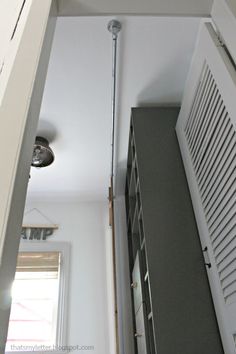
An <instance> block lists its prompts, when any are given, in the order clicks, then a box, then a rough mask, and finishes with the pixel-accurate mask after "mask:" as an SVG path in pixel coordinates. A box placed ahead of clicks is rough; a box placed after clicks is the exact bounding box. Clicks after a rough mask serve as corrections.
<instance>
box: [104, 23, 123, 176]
mask: <svg viewBox="0 0 236 354" xmlns="http://www.w3.org/2000/svg"><path fill="white" fill-rule="evenodd" d="M107 28H108V31H109V32H111V34H112V105H111V116H112V129H111V177H114V158H115V156H114V155H115V117H116V71H117V68H116V66H117V65H116V64H117V39H118V33H119V32H120V30H121V23H120V22H119V21H116V20H112V21H110V22H109V23H108V26H107Z"/></svg>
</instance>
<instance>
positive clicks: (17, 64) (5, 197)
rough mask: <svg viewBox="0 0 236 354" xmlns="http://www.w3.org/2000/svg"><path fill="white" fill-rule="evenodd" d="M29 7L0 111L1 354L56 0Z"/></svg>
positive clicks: (39, 0)
mask: <svg viewBox="0 0 236 354" xmlns="http://www.w3.org/2000/svg"><path fill="white" fill-rule="evenodd" d="M29 1H31V3H32V4H31V7H30V10H29V13H28V16H27V19H26V22H25V24H24V29H23V33H22V37H21V40H20V44H19V47H18V50H17V53H16V56H15V58H14V62H13V64H12V67H11V73H10V76H9V80H8V83H7V86H6V89H5V92H4V96H3V100H2V105H1V107H0V149H1V151H2V152H4V154H3V155H2V158H1V166H2V170H1V175H0V196H1V204H0V238H1V246H0V258H1V264H0V323H1V330H0V354H4V352H5V351H4V347H5V342H6V338H7V328H8V320H9V314H10V305H11V296H10V294H11V286H12V281H13V279H14V274H15V267H16V259H17V252H18V247H19V242H20V234H21V226H22V220H23V212H24V205H25V198H26V191H27V184H28V179H29V171H30V164H31V159H32V150H33V142H34V139H35V134H36V129H37V122H38V116H39V112H40V105H41V99H42V94H43V87H44V82H45V77H46V71H47V66H48V61H49V54H50V49H51V43H52V38H53V34H54V28H55V23H56V15H57V12H56V8H55V6H54V5H55V3H54V1H55V0H43V1H42V0H29Z"/></svg>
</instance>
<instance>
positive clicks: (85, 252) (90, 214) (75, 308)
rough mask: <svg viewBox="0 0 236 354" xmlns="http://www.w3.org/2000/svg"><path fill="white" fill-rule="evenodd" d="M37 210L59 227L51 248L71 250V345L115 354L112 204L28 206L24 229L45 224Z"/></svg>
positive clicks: (69, 320) (38, 204)
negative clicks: (65, 246) (60, 244)
mask: <svg viewBox="0 0 236 354" xmlns="http://www.w3.org/2000/svg"><path fill="white" fill-rule="evenodd" d="M33 208H37V209H38V210H39V211H40V212H41V213H43V214H44V215H46V216H47V217H48V218H49V219H50V220H52V221H53V222H54V223H56V224H59V229H58V230H57V231H56V232H55V234H54V236H52V237H51V238H50V242H53V240H55V241H66V242H69V243H70V245H71V260H70V281H69V282H70V285H69V299H68V305H69V313H68V317H69V318H68V344H69V345H77V344H79V345H94V346H95V350H94V351H93V353H94V354H112V353H114V351H113V350H114V332H113V326H114V322H113V318H112V306H113V292H112V285H113V284H112V259H111V242H110V241H111V234H110V230H109V226H108V203H103V202H87V203H50V202H49V203H48V202H47V203H43V202H40V203H35V202H33V203H32V202H31V203H29V202H28V203H27V205H26V209H25V217H24V222H25V223H42V222H43V223H44V224H45V220H44V221H43V217H42V216H40V214H39V213H38V212H37V210H34V211H32V212H29V211H30V210H31V209H33ZM27 212H29V213H28V214H27Z"/></svg>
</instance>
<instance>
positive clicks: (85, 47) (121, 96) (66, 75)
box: [28, 17, 199, 200]
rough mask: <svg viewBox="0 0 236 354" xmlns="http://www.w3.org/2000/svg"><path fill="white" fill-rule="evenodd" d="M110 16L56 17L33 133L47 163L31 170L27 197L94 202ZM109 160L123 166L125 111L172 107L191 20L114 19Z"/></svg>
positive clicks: (105, 123) (102, 181)
mask: <svg viewBox="0 0 236 354" xmlns="http://www.w3.org/2000/svg"><path fill="white" fill-rule="evenodd" d="M110 19H111V18H110V17H65V18H63V17H61V18H59V19H58V22H57V27H56V33H55V39H54V43H53V48H52V54H51V59H50V64H49V70H48V76H47V81H46V86H45V92H44V97H43V103H42V109H41V113H40V122H39V132H40V131H42V130H44V131H46V132H47V133H46V134H45V137H49V138H50V139H51V140H52V143H51V147H52V148H53V150H54V152H55V156H56V158H55V162H54V163H53V164H52V165H51V166H49V167H47V168H44V169H35V168H32V169H31V179H30V182H29V190H28V198H29V199H40V200H42V199H43V200H49V199H50V200H53V199H79V200H100V199H104V198H106V197H107V194H108V184H109V174H110V129H111V56H112V51H111V34H110V33H109V32H108V31H107V29H106V27H107V23H108V22H109V20H110ZM119 19H120V21H121V22H122V26H123V29H122V32H121V34H120V36H119V61H118V66H119V70H118V71H119V75H118V97H117V119H118V125H117V132H118V139H117V162H118V167H119V169H120V170H122V171H123V170H124V168H125V163H126V154H127V144H128V130H129V119H130V108H131V107H132V106H141V105H150V104H151V105H155V104H160V103H179V102H180V101H181V97H182V93H183V88H184V83H185V80H186V76H187V72H188V70H189V65H190V61H191V57H192V54H193V49H194V45H195V40H196V36H197V32H198V27H199V19H196V18H168V17H122V18H119Z"/></svg>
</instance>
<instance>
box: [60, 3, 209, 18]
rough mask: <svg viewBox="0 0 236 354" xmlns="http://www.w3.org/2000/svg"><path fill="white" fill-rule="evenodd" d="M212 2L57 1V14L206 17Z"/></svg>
mask: <svg viewBox="0 0 236 354" xmlns="http://www.w3.org/2000/svg"><path fill="white" fill-rule="evenodd" d="M212 2H213V0H172V1H171V0H146V1H143V0H119V1H117V0H59V14H60V15H62V16H67V15H69V16H77V15H102V14H109V15H110V14H139V15H142V14H143V15H145V14H146V15H147V14H148V15H170V16H175V15H192V16H207V15H209V14H210V11H211V6H212Z"/></svg>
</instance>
